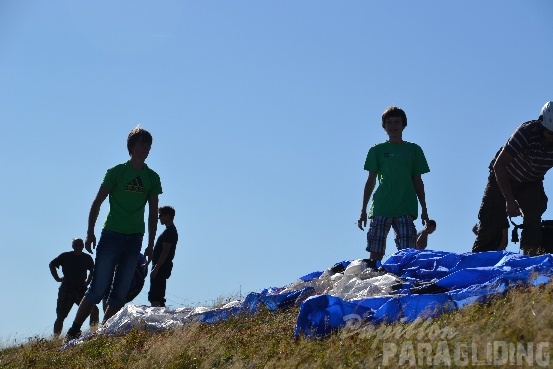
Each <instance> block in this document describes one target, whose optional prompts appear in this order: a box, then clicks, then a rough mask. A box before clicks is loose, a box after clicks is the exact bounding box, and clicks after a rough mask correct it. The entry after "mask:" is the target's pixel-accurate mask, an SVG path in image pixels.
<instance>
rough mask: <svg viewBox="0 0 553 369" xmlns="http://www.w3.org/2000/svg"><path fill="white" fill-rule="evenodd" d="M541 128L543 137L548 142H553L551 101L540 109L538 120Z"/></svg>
mask: <svg viewBox="0 0 553 369" xmlns="http://www.w3.org/2000/svg"><path fill="white" fill-rule="evenodd" d="M538 119H539V120H540V121H541V125H542V126H543V128H544V130H543V132H544V134H545V137H546V138H547V140H548V141H552V142H553V101H548V102H546V103H545V105H544V106H543V108H541V112H540V117H539V118H538Z"/></svg>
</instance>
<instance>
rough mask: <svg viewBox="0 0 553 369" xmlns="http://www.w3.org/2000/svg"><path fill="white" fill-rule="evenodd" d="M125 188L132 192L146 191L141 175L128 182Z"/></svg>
mask: <svg viewBox="0 0 553 369" xmlns="http://www.w3.org/2000/svg"><path fill="white" fill-rule="evenodd" d="M123 189H124V190H125V191H130V192H139V193H144V192H146V189H145V188H144V185H143V184H142V179H141V178H140V177H136V178H135V179H133V180H132V181H130V182H129V183H127V184H126V185H125V187H123Z"/></svg>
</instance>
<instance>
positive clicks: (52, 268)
mask: <svg viewBox="0 0 553 369" xmlns="http://www.w3.org/2000/svg"><path fill="white" fill-rule="evenodd" d="M54 260H55V259H54ZM54 260H52V261H51V262H50V264H49V265H48V266H49V267H50V273H52V277H54V279H55V280H56V282H62V281H63V277H62V278H60V277H59V275H58V270H57V267H56V265H55V263H54Z"/></svg>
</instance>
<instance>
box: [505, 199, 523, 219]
mask: <svg viewBox="0 0 553 369" xmlns="http://www.w3.org/2000/svg"><path fill="white" fill-rule="evenodd" d="M506 206H507V215H508V216H510V217H518V216H519V215H522V213H521V212H520V208H519V207H518V204H517V202H516V201H515V200H509V201H507V202H506Z"/></svg>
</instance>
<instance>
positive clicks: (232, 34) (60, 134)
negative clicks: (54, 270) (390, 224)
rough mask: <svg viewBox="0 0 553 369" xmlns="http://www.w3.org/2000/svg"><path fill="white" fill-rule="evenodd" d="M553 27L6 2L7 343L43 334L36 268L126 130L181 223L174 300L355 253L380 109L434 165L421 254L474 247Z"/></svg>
mask: <svg viewBox="0 0 553 369" xmlns="http://www.w3.org/2000/svg"><path fill="white" fill-rule="evenodd" d="M552 15H553V2H551V1H547V0H541V1H540V0H538V1H531V2H527V1H502V2H497V1H449V2H443V1H417V2H413V1H385V2H384V1H368V0H367V1H347V2H341V1H325V0H319V1H315V0H311V1H262V2H260V1H237V0H233V1H180V0H178V1H163V2H151V1H132V2H131V1H127V2H121V1H78V2H75V1H59V0H52V1H38V0H34V1H33V0H29V1H10V0H0V122H1V126H2V130H3V132H5V133H4V135H3V137H4V139H3V143H2V145H0V154H1V157H2V159H3V167H2V171H3V176H2V178H3V180H2V192H3V194H4V196H3V203H2V206H1V207H0V217H1V220H2V221H1V223H0V227H1V228H0V229H1V232H0V237H1V238H0V245H1V246H0V247H1V250H2V264H3V265H2V268H1V269H0V280H1V281H2V282H3V286H2V288H1V291H2V295H3V297H2V304H0V342H2V341H4V342H6V341H10V340H13V339H22V338H23V339H24V338H25V337H31V336H35V335H39V336H41V335H45V336H46V335H50V334H51V331H52V327H53V322H54V319H55V306H56V296H57V288H58V284H57V283H56V282H55V281H54V280H53V278H52V277H51V275H50V272H49V270H48V263H49V262H50V260H52V259H53V258H54V257H56V256H57V255H58V254H60V253H61V252H64V251H68V250H70V245H71V239H72V238H73V237H84V235H85V232H86V226H87V216H88V210H89V208H90V204H91V202H92V200H93V197H94V195H95V194H96V192H97V190H98V188H99V185H100V182H101V180H102V178H103V176H104V173H105V170H106V169H107V168H108V167H111V166H113V165H115V164H118V163H122V162H124V161H126V160H127V159H128V154H127V151H126V137H127V134H128V132H129V131H130V130H131V129H132V128H133V127H134V126H136V125H137V124H140V125H141V126H143V127H144V128H146V129H147V130H149V131H150V132H151V133H152V134H153V136H154V143H153V147H152V151H151V153H150V157H149V158H148V161H147V162H148V164H149V165H150V167H151V168H153V169H154V170H156V171H157V172H158V173H159V174H160V176H161V179H162V185H163V190H164V193H163V195H161V196H160V204H162V205H172V206H174V207H175V209H176V212H177V215H176V218H175V223H176V225H177V227H178V230H179V235H180V240H179V244H178V250H177V256H176V259H175V268H174V271H173V275H172V277H171V278H170V280H169V282H168V299H169V301H168V303H169V304H170V305H171V306H172V307H179V306H185V305H187V306H188V305H197V304H209V303H211V302H213V301H214V300H216V299H217V298H218V297H221V296H228V295H231V294H235V293H238V291H240V290H241V291H242V293H243V294H246V293H248V292H251V291H259V290H261V289H263V288H265V287H271V286H283V285H286V284H288V283H290V282H292V281H294V280H295V279H296V278H297V277H299V276H302V275H304V274H307V273H309V272H312V271H315V270H323V269H325V268H327V267H329V266H331V265H333V264H334V263H335V262H338V261H341V260H347V259H358V258H364V257H366V256H367V253H366V252H365V234H364V232H361V231H360V230H359V229H357V226H356V221H357V219H358V216H359V210H360V207H361V198H362V190H363V185H364V183H365V179H366V176H367V173H366V172H364V170H363V163H364V160H365V156H366V153H367V151H368V149H369V148H370V146H372V145H373V144H375V143H378V142H382V141H384V140H386V135H385V133H384V131H383V129H382V128H381V125H380V116H381V114H382V112H383V111H384V109H385V108H386V107H388V106H390V105H397V106H400V107H402V108H403V109H404V110H405V111H406V113H407V116H408V126H407V128H406V129H405V131H404V139H406V140H407V141H411V142H415V143H417V144H419V145H420V146H421V147H422V148H423V150H424V151H425V154H426V157H427V160H428V162H429V165H430V169H431V172H430V173H428V174H426V175H424V176H423V180H424V183H425V186H426V197H427V203H428V212H429V215H430V217H431V218H434V219H436V221H437V223H438V229H437V231H436V233H435V234H433V235H432V236H431V238H430V240H429V247H430V248H432V249H441V250H446V251H452V252H466V251H469V250H470V249H471V246H472V242H473V240H474V236H473V234H472V232H471V228H472V226H473V224H474V223H475V222H476V219H477V213H478V208H479V206H480V200H481V196H482V192H483V190H484V186H485V183H486V178H487V166H488V163H489V161H490V160H491V158H492V157H493V155H494V154H495V152H496V151H497V150H498V148H499V147H500V146H501V145H502V144H503V143H504V142H505V141H506V139H507V138H508V136H509V135H510V134H511V133H512V132H513V130H514V129H515V128H516V127H517V126H518V125H519V124H520V123H522V122H524V121H526V120H530V119H535V118H537V116H538V114H539V111H540V108H541V107H542V105H543V104H544V103H545V102H546V101H548V100H553V73H552V68H551V61H552V60H553V51H552V50H553V48H552V47H551V40H552V35H553V18H552ZM546 191H547V192H548V193H549V194H550V195H551V196H553V185H552V183H551V179H550V177H546ZM107 210H108V203H107V202H105V203H104V205H103V207H102V212H101V214H100V217H99V219H98V222H97V227H96V233H97V234H99V233H100V230H101V226H102V224H103V221H104V219H105V216H106V214H107ZM545 217H546V218H548V219H553V211H551V210H549V211H548V212H547V213H546V216H545ZM416 224H417V227H419V228H420V227H421V223H420V219H418V220H417V221H416ZM161 229H163V227H160V230H161ZM508 250H511V251H517V250H518V245H513V244H510V245H509V247H508ZM387 251H388V252H387V255H388V256H389V255H390V254H391V253H393V252H394V251H395V247H394V245H393V243H390V242H389V243H388V250H387ZM148 287H149V283H147V284H146V287H145V290H144V291H143V293H142V294H141V295H140V296H139V297H138V298H137V299H136V300H135V301H134V302H135V303H138V304H146V303H147V298H146V297H145V296H146V292H147V289H148ZM75 310H76V308H74V309H73V311H72V313H71V314H70V316H69V317H68V318H67V320H66V322H65V326H64V330H66V329H67V328H68V326H69V325H70V323H71V321H72V319H73V316H74V312H75ZM85 325H86V324H85Z"/></svg>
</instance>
